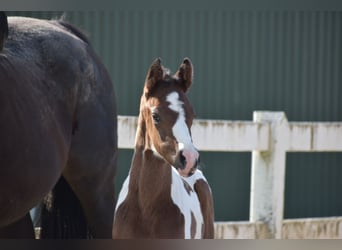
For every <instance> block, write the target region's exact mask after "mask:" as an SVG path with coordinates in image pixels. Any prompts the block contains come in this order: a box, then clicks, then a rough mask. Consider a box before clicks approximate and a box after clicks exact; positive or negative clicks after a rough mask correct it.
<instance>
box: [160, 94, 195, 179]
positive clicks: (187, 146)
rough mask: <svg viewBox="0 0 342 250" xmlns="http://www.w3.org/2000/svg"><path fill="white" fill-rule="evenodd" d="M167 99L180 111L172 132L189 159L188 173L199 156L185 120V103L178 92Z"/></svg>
mask: <svg viewBox="0 0 342 250" xmlns="http://www.w3.org/2000/svg"><path fill="white" fill-rule="evenodd" d="M166 101H168V102H169V103H170V104H169V108H170V109H171V110H173V111H175V112H177V113H178V118H177V121H176V123H175V124H174V126H173V127H172V132H173V135H174V137H175V138H176V140H177V142H178V149H179V150H183V156H184V157H185V158H186V161H187V164H186V168H185V169H184V173H185V175H186V174H187V173H188V172H189V171H190V169H191V168H192V167H193V166H194V164H195V162H196V160H197V158H198V152H197V150H196V149H195V147H194V145H193V144H192V140H191V136H190V131H189V129H188V126H187V125H186V122H185V112H184V108H183V104H184V103H183V102H182V101H181V100H179V94H178V93H177V92H172V93H170V94H169V95H168V96H167V97H166Z"/></svg>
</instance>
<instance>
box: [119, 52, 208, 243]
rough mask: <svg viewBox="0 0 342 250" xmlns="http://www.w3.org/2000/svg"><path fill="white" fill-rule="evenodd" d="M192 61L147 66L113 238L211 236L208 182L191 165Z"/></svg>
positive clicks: (195, 163) (194, 160) (195, 160)
mask: <svg viewBox="0 0 342 250" xmlns="http://www.w3.org/2000/svg"><path fill="white" fill-rule="evenodd" d="M192 72H193V69H192V63H191V62H190V60H189V59H187V58H186V59H184V61H183V63H182V64H181V66H180V68H179V70H178V71H177V73H176V74H175V75H174V76H171V75H170V74H169V72H168V70H166V69H165V68H164V67H163V66H162V65H161V62H160V59H157V60H155V61H154V62H153V63H152V65H151V66H150V68H149V70H148V73H147V77H146V81H145V86H144V91H143V94H142V96H141V102H140V114H139V119H138V128H137V132H136V139H135V152H134V155H133V159H132V165H131V168H130V172H129V175H128V177H127V179H126V180H125V182H124V184H123V187H122V189H121V191H120V194H119V198H118V202H117V205H116V211H115V215H114V223H113V238H114V239H117V238H213V237H214V208H213V198H212V194H211V190H210V187H209V184H208V183H207V181H206V179H205V177H204V175H203V174H202V172H201V171H200V170H199V169H197V166H198V164H199V153H198V152H197V150H196V149H195V147H194V145H193V143H192V139H191V132H190V128H191V125H192V121H193V118H194V111H193V109H192V106H191V104H190V102H189V100H188V98H187V96H186V92H187V91H188V89H189V88H190V85H191V83H192V78H193V76H192Z"/></svg>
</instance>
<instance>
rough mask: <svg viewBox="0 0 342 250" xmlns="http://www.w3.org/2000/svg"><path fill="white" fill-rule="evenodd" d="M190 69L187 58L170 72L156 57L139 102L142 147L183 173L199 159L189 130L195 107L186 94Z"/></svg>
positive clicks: (190, 171) (193, 169) (190, 74)
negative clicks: (141, 120) (142, 131)
mask: <svg viewBox="0 0 342 250" xmlns="http://www.w3.org/2000/svg"><path fill="white" fill-rule="evenodd" d="M192 72H193V70H192V64H191V61H190V60H189V59H187V58H185V59H184V61H183V63H182V64H181V65H180V67H179V69H178V71H177V72H176V73H175V74H174V75H173V76H172V75H170V74H169V72H168V70H166V69H164V67H163V66H162V65H161V62H160V59H156V60H155V61H154V62H153V63H152V65H151V66H150V68H149V70H148V73H147V76H146V80H145V86H144V93H143V95H142V97H141V104H140V114H141V117H142V119H143V120H144V124H145V129H144V130H145V138H144V142H145V148H149V149H151V150H153V151H154V153H155V154H156V155H158V157H161V158H163V159H164V160H165V161H167V162H168V163H169V164H170V165H172V166H174V167H175V168H176V169H177V170H178V171H179V173H180V174H181V175H182V176H189V175H191V174H192V173H193V172H194V171H195V170H196V167H197V164H198V162H199V153H198V152H197V150H196V149H195V147H194V145H193V143H192V138H191V132H190V128H191V125H192V121H193V119H194V111H193V109H192V106H191V104H190V102H189V100H188V98H187V96H186V93H187V91H188V90H189V88H190V85H191V83H192V76H193V75H192Z"/></svg>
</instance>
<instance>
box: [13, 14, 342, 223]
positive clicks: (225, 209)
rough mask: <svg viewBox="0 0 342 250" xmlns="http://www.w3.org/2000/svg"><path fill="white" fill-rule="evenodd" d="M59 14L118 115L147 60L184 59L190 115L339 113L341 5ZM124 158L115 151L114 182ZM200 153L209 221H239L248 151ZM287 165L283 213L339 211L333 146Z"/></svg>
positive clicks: (340, 160)
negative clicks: (111, 91)
mask: <svg viewBox="0 0 342 250" xmlns="http://www.w3.org/2000/svg"><path fill="white" fill-rule="evenodd" d="M11 14H20V15H26V16H36V17H41V18H50V17H56V16H59V15H61V12H53V13H45V12H44V13H43V12H30V13H27V12H22V13H11ZM66 19H67V20H69V21H70V22H72V23H74V24H76V25H78V26H79V27H80V28H81V29H83V30H85V31H86V32H87V34H88V36H89V37H90V40H91V41H92V42H93V45H94V47H95V49H96V50H97V52H98V53H99V55H100V56H101V58H102V59H103V62H104V63H105V64H106V65H107V67H108V69H109V71H110V74H111V76H112V79H113V83H114V85H115V89H116V93H117V101H118V111H119V114H122V115H137V114H138V108H139V106H138V105H139V97H140V94H141V90H142V86H143V81H144V79H145V74H146V70H147V68H148V66H149V65H150V63H151V62H152V60H153V59H154V58H156V57H161V58H162V60H163V62H164V63H165V66H168V67H170V69H171V70H172V71H175V70H176V69H177V67H178V65H179V64H180V63H181V61H182V59H183V58H184V57H185V56H187V57H190V58H191V60H192V62H193V64H194V68H195V71H194V76H195V80H194V85H193V87H192V89H191V91H190V93H189V95H190V98H191V100H192V103H193V106H194V108H195V110H196V114H197V117H198V118H206V119H229V120H251V119H252V112H253V111H254V110H282V111H285V112H286V114H287V116H288V119H289V121H341V120H342V98H340V96H341V94H342V89H341V66H342V65H341V60H342V50H341V45H342V12H340V11H295V10H287V11H285V10H284V11H273V10H272V11H263V10H258V11H252V10H224V9H223V10H218V9H216V10H210V9H208V10H175V9H173V10H170V11H166V10H117V11H114V10H113V11H112V10H111V11H90V12H66ZM119 136H124V135H119ZM131 155H132V151H130V150H120V155H119V167H120V170H119V174H118V178H117V183H119V185H118V188H119V186H120V185H121V183H122V181H123V178H124V176H126V174H127V171H128V168H129V164H130V157H131ZM201 158H202V162H203V163H204V172H205V174H206V176H207V178H208V180H209V182H210V183H211V185H212V189H213V193H214V200H215V206H216V210H215V212H216V220H248V216H249V192H250V189H249V187H250V186H249V185H250V164H251V154H250V153H206V152H203V153H202V157H201ZM286 171H287V172H286V190H285V217H286V218H295V217H317V216H336V215H342V201H341V198H340V197H341V195H340V190H342V154H341V153H319V154H308V153H306V154H304V153H290V154H288V155H287V170H286Z"/></svg>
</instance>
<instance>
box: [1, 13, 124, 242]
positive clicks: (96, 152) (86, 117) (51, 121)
mask: <svg viewBox="0 0 342 250" xmlns="http://www.w3.org/2000/svg"><path fill="white" fill-rule="evenodd" d="M0 18H1V17H0ZM3 30H4V26H3V23H2V22H1V24H0V33H1V32H2V33H1V34H0V38H2V41H0V42H3V45H4V46H3V50H2V51H1V53H0V86H1V88H0V110H1V112H0V133H1V136H0V137H1V143H0V168H1V173H2V174H1V175H0V237H4V235H5V234H2V233H3V232H4V231H6V227H9V226H10V225H11V224H13V223H14V224H15V223H16V222H18V221H20V220H21V218H28V217H27V216H26V215H27V214H28V212H29V210H30V209H31V208H32V207H34V206H35V205H37V204H38V203H39V202H40V201H41V200H42V199H43V198H44V196H45V195H46V194H47V193H48V192H49V191H50V190H52V188H53V187H54V185H55V184H56V183H57V182H58V180H59V179H60V177H61V176H63V178H65V180H66V182H65V181H64V182H61V183H67V184H68V185H70V186H71V189H70V188H69V190H70V191H71V190H72V192H74V193H75V195H76V198H77V202H80V203H81V205H82V210H83V212H84V214H85V217H86V219H87V223H88V224H89V227H90V230H91V233H92V236H93V237H103V238H105V237H107V238H109V237H110V236H111V228H112V223H111V220H112V218H113V213H112V211H113V210H114V204H115V199H114V185H113V180H114V176H115V168H116V163H115V161H116V149H117V134H116V107H115V96H114V90H113V85H112V82H111V80H110V77H109V74H108V72H107V71H106V69H105V67H104V65H103V64H102V63H101V62H100V60H99V58H98V57H97V56H96V55H95V53H94V51H93V49H92V48H91V46H90V44H89V41H88V40H87V39H85V36H84V35H81V34H82V33H81V32H79V31H78V30H77V29H76V28H75V27H73V26H71V25H68V24H65V23H63V22H59V21H47V20H39V19H34V18H25V17H9V18H8V37H7V39H4V37H5V36H4V34H5V33H4V32H3ZM1 35H2V37H1ZM59 183H60V182H59ZM62 190H63V189H62ZM64 190H65V189H64ZM59 193H60V192H59ZM60 194H61V195H62V196H63V192H62V193H60ZM63 197H64V198H65V196H63ZM58 200H59V201H62V202H64V203H65V200H63V198H62V199H55V201H56V202H57V201H58ZM68 205H70V206H72V205H71V203H68ZM66 207H68V206H66ZM70 218H71V220H72V219H73V217H72V216H71V217H70ZM61 223H63V222H61ZM62 225H63V224H62ZM58 226H59V227H60V229H61V230H63V226H62V227H61V225H58ZM31 231H32V232H33V228H31ZM64 236H65V235H63V236H61V235H60V234H58V235H53V234H51V235H50V237H64ZM11 237H28V236H27V235H19V234H17V235H14V236H13V235H12V236H11ZM69 237H76V238H78V237H83V236H80V235H77V234H75V235H71V236H70V235H69Z"/></svg>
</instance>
